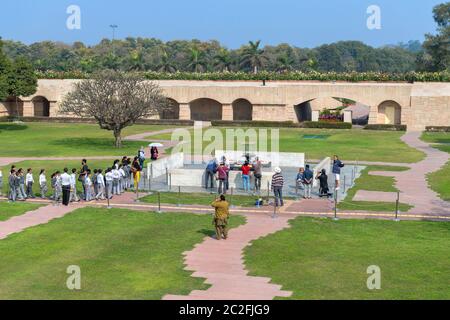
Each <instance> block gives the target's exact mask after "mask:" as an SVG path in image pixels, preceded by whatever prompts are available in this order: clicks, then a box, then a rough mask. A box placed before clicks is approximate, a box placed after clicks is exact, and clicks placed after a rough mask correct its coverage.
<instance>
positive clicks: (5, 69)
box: [0, 38, 11, 101]
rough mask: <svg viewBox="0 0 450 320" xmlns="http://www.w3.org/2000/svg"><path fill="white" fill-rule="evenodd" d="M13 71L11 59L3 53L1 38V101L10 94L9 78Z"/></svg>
mask: <svg viewBox="0 0 450 320" xmlns="http://www.w3.org/2000/svg"><path fill="white" fill-rule="evenodd" d="M10 73H11V61H10V60H9V59H8V57H7V56H6V55H5V54H4V53H3V42H2V41H1V38H0V101H4V100H5V99H6V98H7V97H8V96H9V84H8V80H9V77H10Z"/></svg>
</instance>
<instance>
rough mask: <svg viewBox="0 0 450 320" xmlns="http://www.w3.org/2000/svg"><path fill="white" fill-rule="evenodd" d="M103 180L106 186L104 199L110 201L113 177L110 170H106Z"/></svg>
mask: <svg viewBox="0 0 450 320" xmlns="http://www.w3.org/2000/svg"><path fill="white" fill-rule="evenodd" d="M105 180H106V185H105V192H106V197H108V198H109V199H111V198H112V184H113V175H112V172H111V168H108V169H107V170H106V174H105Z"/></svg>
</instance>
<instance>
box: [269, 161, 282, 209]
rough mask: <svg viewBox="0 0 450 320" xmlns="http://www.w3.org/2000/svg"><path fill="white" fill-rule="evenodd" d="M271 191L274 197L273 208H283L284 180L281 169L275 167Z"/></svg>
mask: <svg viewBox="0 0 450 320" xmlns="http://www.w3.org/2000/svg"><path fill="white" fill-rule="evenodd" d="M271 184H272V191H273V194H274V195H275V206H276V207H282V206H284V203H283V185H284V178H283V175H282V174H281V168H279V167H276V168H275V174H274V175H273V176H272V183H271Z"/></svg>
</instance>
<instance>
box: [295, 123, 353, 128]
mask: <svg viewBox="0 0 450 320" xmlns="http://www.w3.org/2000/svg"><path fill="white" fill-rule="evenodd" d="M301 126H302V127H303V128H318V129H351V128H352V124H351V123H348V122H330V121H318V122H315V121H305V122H302V123H301Z"/></svg>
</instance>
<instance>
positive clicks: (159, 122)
mask: <svg viewBox="0 0 450 320" xmlns="http://www.w3.org/2000/svg"><path fill="white" fill-rule="evenodd" d="M14 120H18V119H17V118H16V117H0V122H8V121H14ZM19 120H20V121H23V122H53V123H97V121H96V120H95V119H90V118H89V119H88V118H69V117H51V118H49V117H20V119H19ZM136 123H137V124H147V125H173V126H193V125H194V121H193V120H167V119H161V120H160V119H142V120H138V121H136Z"/></svg>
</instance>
